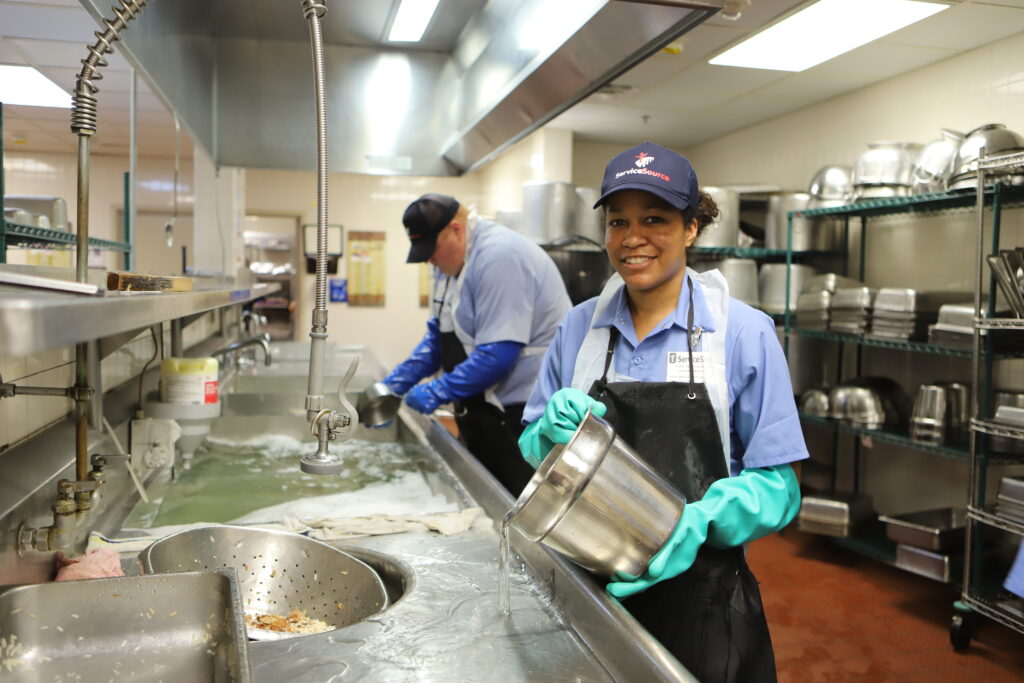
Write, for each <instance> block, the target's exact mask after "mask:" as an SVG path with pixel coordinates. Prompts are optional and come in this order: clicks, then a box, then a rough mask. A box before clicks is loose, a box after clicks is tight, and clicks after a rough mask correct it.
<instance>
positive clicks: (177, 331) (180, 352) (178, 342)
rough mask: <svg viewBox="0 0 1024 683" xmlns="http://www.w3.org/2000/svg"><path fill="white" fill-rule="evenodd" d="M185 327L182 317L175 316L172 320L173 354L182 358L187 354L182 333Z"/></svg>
mask: <svg viewBox="0 0 1024 683" xmlns="http://www.w3.org/2000/svg"><path fill="white" fill-rule="evenodd" d="M183 328H184V326H183V325H182V324H181V318H175V319H174V320H172V321H171V356H173V357H174V358H182V357H183V356H184V355H185V344H184V338H183V335H182V330H183Z"/></svg>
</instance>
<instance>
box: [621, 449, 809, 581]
mask: <svg viewBox="0 0 1024 683" xmlns="http://www.w3.org/2000/svg"><path fill="white" fill-rule="evenodd" d="M799 509H800V484H799V482H797V479H796V473H795V472H794V471H793V468H792V467H790V466H789V465H777V466H775V467H759V468H752V469H747V470H743V471H742V472H740V474H739V476H736V477H725V478H723V479H719V480H718V481H716V482H715V483H713V484H712V485H711V486H709V487H708V490H707V491H706V492H705V493H704V497H703V498H702V499H701V500H699V501H697V502H695V503H691V504H688V505H687V506H686V507H684V508H683V515H682V517H681V518H680V519H679V523H678V524H677V525H676V528H675V530H674V531H673V532H672V535H671V536H670V537H669V539H668V542H667V543H665V545H664V546H663V547H662V548H661V550H659V551H658V552H657V554H655V556H654V557H652V558H651V561H650V562H649V563H648V565H647V571H646V572H644V575H643V576H639V577H636V578H633V577H629V576H621V575H619V576H616V577H615V578H616V579H618V580H616V581H612V582H610V583H609V584H608V586H607V590H608V592H609V593H611V594H612V595H614V596H615V597H617V598H627V597H629V596H631V595H636V594H637V593H640V592H642V591H644V590H647V589H648V588H650V587H651V586H653V585H654V584H656V583H658V582H659V581H664V580H665V579H671V578H673V577H676V576H679V575H680V574H682V573H683V572H685V571H686V570H687V569H689V568H690V566H691V565H692V564H693V561H694V560H695V559H696V557H697V551H698V550H700V547H701V546H702V545H703V544H704V543H705V542H706V543H710V544H711V545H712V546H714V547H716V548H732V547H735V546H738V545H743V544H744V543H749V542H750V541H755V540H757V539H759V538H761V537H762V536H767V535H768V534H771V533H774V532H776V531H778V530H779V529H781V528H783V527H784V526H786V525H787V524H789V523H790V522H791V521H792V520H793V517H795V516H796V513H797V511H798V510H799Z"/></svg>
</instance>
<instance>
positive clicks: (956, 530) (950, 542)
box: [878, 507, 967, 552]
mask: <svg viewBox="0 0 1024 683" xmlns="http://www.w3.org/2000/svg"><path fill="white" fill-rule="evenodd" d="M878 519H879V521H881V522H884V523H885V527H886V528H885V533H886V535H887V536H888V537H889V540H891V541H895V542H896V543H906V544H907V545H911V546H914V547H915V548H924V549H925V550H932V551H935V552H942V551H946V550H953V549H957V548H960V549H962V547H963V542H964V528H965V526H966V524H967V510H965V509H963V508H953V507H948V508H940V509H938V510H922V511H921V512H909V513H906V514H902V515H879V516H878Z"/></svg>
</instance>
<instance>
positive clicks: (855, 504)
mask: <svg viewBox="0 0 1024 683" xmlns="http://www.w3.org/2000/svg"><path fill="white" fill-rule="evenodd" d="M871 515H872V502H871V497H870V496H867V495H865V494H862V493H856V494H820V495H819V494H815V495H810V496H803V498H801V500H800V512H799V513H798V514H797V528H798V529H800V530H801V531H806V532H807V533H811V534H821V535H823V536H838V537H841V538H843V537H846V536H849V535H850V533H851V532H853V531H854V530H855V529H856V528H857V526H859V525H860V524H861V523H863V522H864V521H865V520H867V519H868V518H869V517H871Z"/></svg>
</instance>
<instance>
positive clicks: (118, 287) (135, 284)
mask: <svg viewBox="0 0 1024 683" xmlns="http://www.w3.org/2000/svg"><path fill="white" fill-rule="evenodd" d="M107 289H108V290H110V291H133V292H191V291H192V278H190V277H172V276H170V275H140V274H138V273H107Z"/></svg>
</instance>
